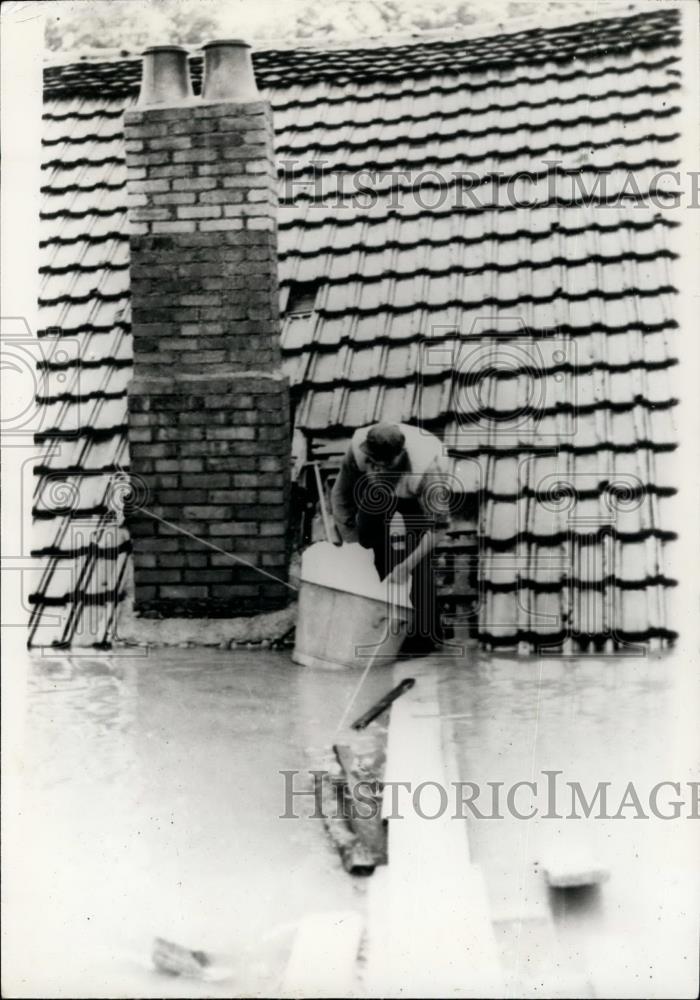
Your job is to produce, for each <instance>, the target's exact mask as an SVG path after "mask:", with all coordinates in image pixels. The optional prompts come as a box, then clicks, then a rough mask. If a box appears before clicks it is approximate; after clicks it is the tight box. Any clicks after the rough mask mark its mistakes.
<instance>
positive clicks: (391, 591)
mask: <svg viewBox="0 0 700 1000" xmlns="http://www.w3.org/2000/svg"><path fill="white" fill-rule="evenodd" d="M301 579H302V580H306V581H308V582H309V583H315V584H317V585H318V586H320V587H333V588H334V589H335V590H344V591H346V592H347V593H349V594H359V596H360V597H369V598H371V599H372V600H374V601H391V602H392V603H393V604H403V605H404V606H406V607H409V608H410V607H411V606H412V605H411V599H410V597H409V596H408V594H409V584H393V583H392V584H390V583H389V581H388V580H380V579H379V573H377V568H376V566H375V565H374V555H373V553H372V550H371V549H365V548H363V547H362V546H361V545H358V544H357V543H350V544H348V545H341V546H338V545H332V544H331V543H330V542H317V543H316V545H311V546H309V548H308V549H306V551H305V552H304V553H303V554H302V557H301ZM409 583H410V581H409Z"/></svg>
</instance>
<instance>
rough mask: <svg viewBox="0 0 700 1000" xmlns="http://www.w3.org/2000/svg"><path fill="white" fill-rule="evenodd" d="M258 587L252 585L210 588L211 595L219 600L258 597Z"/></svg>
mask: <svg viewBox="0 0 700 1000" xmlns="http://www.w3.org/2000/svg"><path fill="white" fill-rule="evenodd" d="M259 594H260V587H256V586H255V585H254V584H240V583H238V584H229V585H228V586H222V585H216V586H214V587H212V595H213V596H214V597H220V598H231V599H232V598H236V597H258V596H259Z"/></svg>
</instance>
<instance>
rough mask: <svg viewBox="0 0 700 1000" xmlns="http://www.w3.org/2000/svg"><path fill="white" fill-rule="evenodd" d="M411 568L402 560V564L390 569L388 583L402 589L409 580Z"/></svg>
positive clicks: (406, 561)
mask: <svg viewBox="0 0 700 1000" xmlns="http://www.w3.org/2000/svg"><path fill="white" fill-rule="evenodd" d="M411 571H412V566H410V565H409V563H408V560H406V559H404V561H403V562H400V563H398V564H397V565H396V566H394V568H393V569H392V571H391V573H389V575H388V576H387V580H388V581H389V583H393V584H395V585H396V586H399V587H403V586H405V585H406V584H407V583H410V580H411Z"/></svg>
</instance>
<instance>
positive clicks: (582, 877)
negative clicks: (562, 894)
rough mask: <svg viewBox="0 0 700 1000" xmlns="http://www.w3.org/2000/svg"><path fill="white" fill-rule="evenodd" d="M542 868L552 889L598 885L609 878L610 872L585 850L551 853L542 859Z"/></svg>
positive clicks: (572, 849)
mask: <svg viewBox="0 0 700 1000" xmlns="http://www.w3.org/2000/svg"><path fill="white" fill-rule="evenodd" d="M542 868H543V871H544V875H545V878H546V880H547V884H548V885H550V886H551V887H552V888H553V889H573V888H576V887H579V886H585V885H600V884H601V883H602V882H606V881H607V880H608V878H610V870H609V869H608V868H606V867H605V865H603V864H601V863H600V861H599V860H596V858H595V857H594V856H593V855H592V854H591V853H590V852H589V851H587V850H585V848H576V849H574V848H570V849H565V848H562V849H560V850H558V851H556V852H554V851H553V852H552V853H551V854H548V855H547V856H546V857H545V858H544V859H543V861H542Z"/></svg>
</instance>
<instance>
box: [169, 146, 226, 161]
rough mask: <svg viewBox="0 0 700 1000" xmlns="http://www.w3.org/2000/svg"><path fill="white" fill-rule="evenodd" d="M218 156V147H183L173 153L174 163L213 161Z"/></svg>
mask: <svg viewBox="0 0 700 1000" xmlns="http://www.w3.org/2000/svg"><path fill="white" fill-rule="evenodd" d="M218 156H219V153H218V150H216V149H183V150H180V151H178V152H175V153H173V163H211V162H213V161H214V160H216V159H218Z"/></svg>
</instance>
